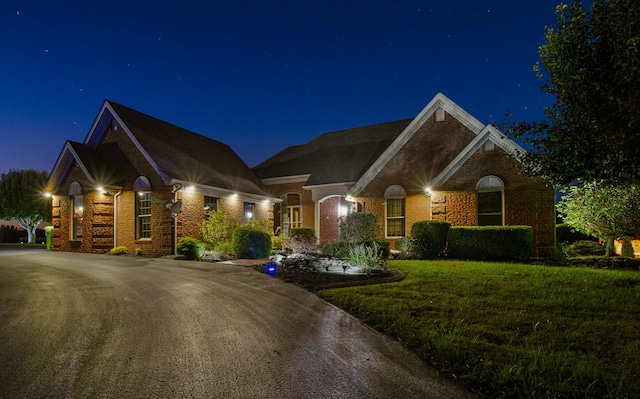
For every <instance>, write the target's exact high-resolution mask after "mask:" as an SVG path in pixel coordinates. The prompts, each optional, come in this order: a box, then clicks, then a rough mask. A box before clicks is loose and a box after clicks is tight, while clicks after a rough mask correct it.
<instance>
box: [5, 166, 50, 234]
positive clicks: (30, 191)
mask: <svg viewBox="0 0 640 399" xmlns="http://www.w3.org/2000/svg"><path fill="white" fill-rule="evenodd" d="M46 182H47V172H39V171H37V170H33V169H26V170H14V169H12V170H10V171H9V172H7V173H3V174H2V176H1V177H0V218H2V219H9V220H16V221H17V222H18V224H19V225H20V227H22V228H23V229H25V230H26V231H27V234H28V242H29V243H33V242H34V241H35V232H36V228H37V227H38V225H39V224H40V223H43V222H49V221H51V201H50V200H48V199H46V198H44V197H43V196H42V190H43V187H44V185H45V184H46Z"/></svg>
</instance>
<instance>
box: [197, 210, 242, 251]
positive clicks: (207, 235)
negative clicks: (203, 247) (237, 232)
mask: <svg viewBox="0 0 640 399" xmlns="http://www.w3.org/2000/svg"><path fill="white" fill-rule="evenodd" d="M237 226H238V225H237V223H236V220H235V219H234V218H232V217H231V216H229V214H228V213H227V212H225V211H222V210H220V211H211V212H209V216H207V220H206V221H205V222H204V223H203V225H202V237H203V238H204V240H205V242H207V243H208V244H209V245H210V246H211V248H216V247H217V246H218V245H221V244H228V243H231V236H232V235H233V230H234V229H235V228H236V227H237Z"/></svg>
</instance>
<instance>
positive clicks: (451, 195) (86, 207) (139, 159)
mask: <svg viewBox="0 0 640 399" xmlns="http://www.w3.org/2000/svg"><path fill="white" fill-rule="evenodd" d="M523 151H524V150H523V149H522V148H521V147H520V146H518V145H517V144H516V143H515V142H513V141H512V140H510V139H508V138H507V137H506V136H504V135H503V134H502V133H500V132H499V131H498V130H497V129H495V128H494V127H492V126H490V125H484V124H482V123H481V122H480V121H478V120H477V119H475V118H474V117H473V116H471V115H470V114H468V113H467V112H466V111H465V110H463V109H462V108H460V107H459V106H458V105H456V104H455V103H454V102H453V101H451V100H450V99H448V98H447V97H445V96H444V95H442V94H437V95H436V96H435V97H434V98H433V99H432V100H431V101H430V102H429V104H427V106H426V107H425V108H424V109H423V110H422V111H421V112H420V113H419V114H418V115H417V116H416V117H415V118H414V119H407V120H401V121H396V122H389V123H382V124H377V125H371V126H365V127H359V128H354V129H348V130H341V131H336V132H329V133H324V134H322V135H320V136H318V137H316V138H315V139H313V140H311V141H310V142H308V143H306V144H304V145H300V146H294V147H289V148H286V149H285V150H283V151H281V152H280V153H278V154H276V155H274V156H273V157H271V158H269V159H268V160H266V161H264V162H263V163H261V164H260V165H258V166H256V167H255V168H253V169H249V168H248V167H247V166H246V164H245V163H244V162H243V161H242V160H241V159H240V158H238V156H237V155H236V154H235V153H234V152H233V150H231V148H229V147H228V146H226V145H224V144H222V143H220V142H218V141H215V140H211V139H208V138H206V137H203V136H200V135H197V134H195V133H192V132H189V131H187V130H184V129H181V128H179V127H177V126H174V125H171V124H168V123H166V122H162V121H160V120H158V119H155V118H152V117H150V116H147V115H144V114H141V113H139V112H137V111H134V110H131V109H129V108H126V107H123V106H121V105H118V104H115V103H113V102H109V101H106V102H105V103H104V104H103V106H102V108H101V110H100V112H99V114H98V117H97V118H96V120H95V122H94V124H93V126H92V127H91V130H90V131H89V134H88V135H87V138H86V139H85V141H84V143H75V142H67V143H66V144H65V146H64V147H63V150H62V152H61V154H60V156H59V158H58V161H57V162H56V165H55V167H54V169H53V172H52V174H51V177H50V179H49V183H48V190H49V191H50V192H51V193H52V194H53V225H54V227H55V230H54V232H55V233H54V247H55V248H56V249H58V250H64V251H82V252H106V251H108V250H110V249H111V248H113V247H114V246H118V245H125V246H127V247H129V248H130V249H131V250H132V249H133V248H140V249H141V250H142V252H143V253H146V254H169V253H172V252H173V251H174V248H175V243H176V242H177V240H178V239H180V238H181V237H186V236H191V237H197V238H201V237H200V227H201V225H202V221H203V220H204V217H205V212H206V209H212V208H218V209H224V210H226V211H228V212H230V213H231V214H232V215H235V216H236V218H237V220H238V222H239V223H241V222H242V221H243V220H244V219H246V218H250V217H255V218H260V219H269V220H272V221H273V225H274V230H276V231H278V232H280V233H281V234H283V235H285V236H286V235H288V233H289V231H290V229H291V228H293V227H311V228H314V229H315V231H316V235H317V236H318V238H319V240H320V242H321V243H322V244H327V243H331V242H334V241H336V240H337V239H338V236H339V217H340V216H341V215H343V214H346V213H348V212H361V211H365V212H375V213H378V214H379V215H380V217H381V218H382V220H383V221H384V223H383V227H382V231H381V232H380V233H381V236H382V237H383V238H385V239H387V240H390V241H392V242H393V241H395V240H397V239H398V238H401V237H406V236H408V235H409V234H410V231H411V225H412V224H413V223H414V222H415V221H418V220H426V219H442V220H448V221H450V222H452V223H453V224H454V225H466V226H473V225H528V226H532V227H533V230H534V255H535V256H547V255H549V254H551V253H552V250H553V247H554V244H555V209H554V190H553V189H552V188H550V187H547V186H545V185H544V184H543V182H542V181H541V180H540V179H537V178H532V177H528V176H525V175H523V174H522V173H520V172H519V167H518V166H519V161H518V160H517V155H518V154H519V153H521V152H523ZM176 203H177V204H181V208H180V211H179V213H178V214H177V217H175V218H174V217H173V216H175V215H176V213H175V212H172V211H171V209H169V208H168V207H171V206H172V204H176ZM174 210H176V208H175V205H174Z"/></svg>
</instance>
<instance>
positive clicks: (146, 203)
mask: <svg viewBox="0 0 640 399" xmlns="http://www.w3.org/2000/svg"><path fill="white" fill-rule="evenodd" d="M136 194H137V195H136V219H137V226H136V238H137V239H143V238H151V192H149V191H139V192H138V193H136Z"/></svg>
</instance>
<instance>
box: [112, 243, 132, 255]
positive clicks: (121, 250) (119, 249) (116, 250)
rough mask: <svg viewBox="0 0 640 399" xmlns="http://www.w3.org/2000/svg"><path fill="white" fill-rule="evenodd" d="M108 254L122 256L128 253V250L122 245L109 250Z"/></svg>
mask: <svg viewBox="0 0 640 399" xmlns="http://www.w3.org/2000/svg"><path fill="white" fill-rule="evenodd" d="M109 252H110V253H111V255H123V254H126V253H129V248H127V247H125V246H124V245H120V246H117V247H115V248H111V251H109Z"/></svg>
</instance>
